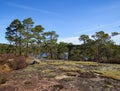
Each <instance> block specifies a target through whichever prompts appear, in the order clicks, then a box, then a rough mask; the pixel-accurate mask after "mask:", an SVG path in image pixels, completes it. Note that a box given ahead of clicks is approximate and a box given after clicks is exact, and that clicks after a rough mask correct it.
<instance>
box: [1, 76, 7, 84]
mask: <svg viewBox="0 0 120 91" xmlns="http://www.w3.org/2000/svg"><path fill="white" fill-rule="evenodd" d="M5 82H6V78H5V77H4V76H0V84H4V83H5Z"/></svg>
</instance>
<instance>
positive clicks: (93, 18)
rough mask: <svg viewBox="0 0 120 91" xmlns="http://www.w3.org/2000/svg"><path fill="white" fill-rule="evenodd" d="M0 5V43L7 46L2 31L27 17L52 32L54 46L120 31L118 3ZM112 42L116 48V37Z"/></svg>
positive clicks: (18, 0) (55, 0)
mask: <svg viewBox="0 0 120 91" xmlns="http://www.w3.org/2000/svg"><path fill="white" fill-rule="evenodd" d="M0 3H1V6H0V8H1V11H0V12H1V17H0V20H1V22H0V25H1V27H0V30H1V31H0V34H1V38H0V43H8V42H7V40H6V39H5V32H6V27H7V26H9V24H10V23H11V22H12V21H13V20H14V19H19V20H21V21H23V20H24V19H26V18H28V17H31V18H32V19H33V21H34V22H35V24H34V25H39V24H40V25H42V26H43V27H44V28H45V31H51V30H54V31H56V33H57V34H58V35H59V38H58V42H61V41H62V42H67V43H73V44H80V41H79V40H78V37H79V36H80V35H82V34H87V35H89V36H90V35H92V34H95V32H98V31H101V30H103V31H104V32H106V33H108V34H110V33H111V32H119V31H120V20H119V17H120V12H119V10H120V1H119V0H51V1H50V0H34V1H33V0H24V1H23V0H10V1H9V0H0ZM112 39H113V40H114V41H115V42H116V43H117V44H120V35H118V36H115V37H113V38H112Z"/></svg>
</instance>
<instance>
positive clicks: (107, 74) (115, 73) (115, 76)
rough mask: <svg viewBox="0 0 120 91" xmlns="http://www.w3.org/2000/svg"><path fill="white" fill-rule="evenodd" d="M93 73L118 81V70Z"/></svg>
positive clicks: (119, 74) (119, 77)
mask: <svg viewBox="0 0 120 91" xmlns="http://www.w3.org/2000/svg"><path fill="white" fill-rule="evenodd" d="M93 72H96V73H99V74H101V76H103V77H107V78H112V79H116V80H120V71H119V70H94V71H93Z"/></svg>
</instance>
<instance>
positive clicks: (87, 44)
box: [0, 18, 120, 63]
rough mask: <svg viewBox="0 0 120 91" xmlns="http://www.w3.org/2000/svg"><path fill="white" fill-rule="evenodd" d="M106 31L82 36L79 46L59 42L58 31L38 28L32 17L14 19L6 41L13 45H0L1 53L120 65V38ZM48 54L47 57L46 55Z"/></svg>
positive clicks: (6, 33) (40, 26)
mask: <svg viewBox="0 0 120 91" xmlns="http://www.w3.org/2000/svg"><path fill="white" fill-rule="evenodd" d="M119 34H120V33H118V32H112V33H111V34H108V33H105V32H104V31H98V32H95V34H94V35H92V36H89V35H86V34H83V35H80V37H79V39H78V40H79V41H80V42H82V43H81V44H79V45H75V44H72V43H65V42H60V43H58V42H57V39H58V37H59V34H57V33H56V31H47V32H46V31H45V28H44V27H43V26H42V25H34V21H33V20H32V18H27V19H24V20H23V21H20V20H19V19H15V20H13V21H12V22H11V23H10V25H8V27H7V28H6V32H5V38H6V39H7V40H8V42H9V44H0V54H1V55H4V54H14V55H20V56H21V55H23V56H30V55H31V56H37V57H38V58H41V57H43V58H46V59H54V60H56V59H63V60H73V61H96V62H107V63H120V51H119V50H120V45H117V44H116V43H115V42H114V41H113V40H112V39H111V38H112V37H114V36H117V35H119ZM42 55H44V56H42Z"/></svg>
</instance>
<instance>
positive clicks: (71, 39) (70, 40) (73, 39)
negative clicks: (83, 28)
mask: <svg viewBox="0 0 120 91" xmlns="http://www.w3.org/2000/svg"><path fill="white" fill-rule="evenodd" d="M78 38H79V37H78V36H76V37H67V38H60V39H59V40H58V42H66V43H73V44H80V41H79V40H78Z"/></svg>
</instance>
